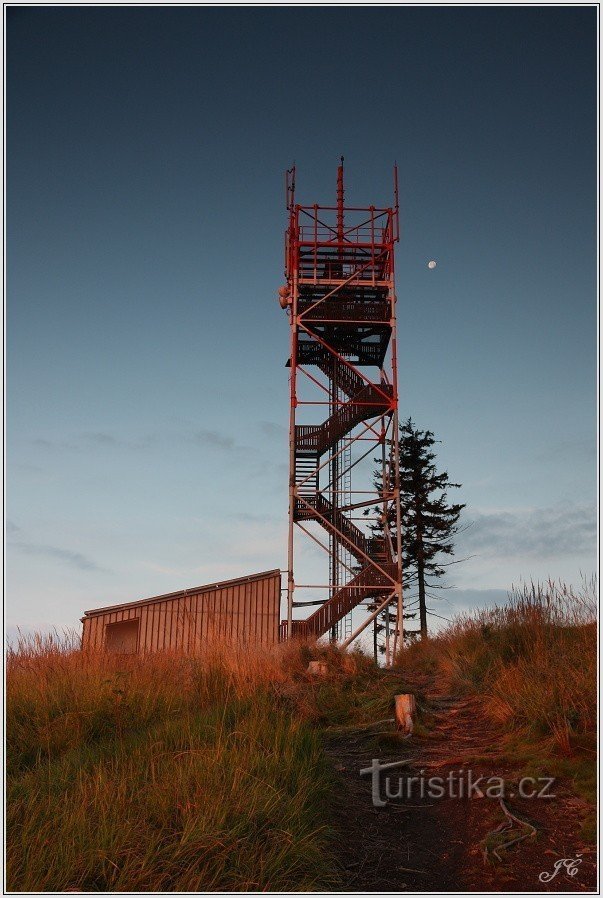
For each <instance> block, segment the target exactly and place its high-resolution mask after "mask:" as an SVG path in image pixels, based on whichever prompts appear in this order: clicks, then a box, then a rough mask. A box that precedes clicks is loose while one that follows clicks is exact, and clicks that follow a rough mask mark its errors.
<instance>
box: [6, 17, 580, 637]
mask: <svg viewBox="0 0 603 898" xmlns="http://www.w3.org/2000/svg"><path fill="white" fill-rule="evenodd" d="M7 13H8V61H7V77H8V85H7V128H8V133H7V175H8V192H7V214H8V235H7V250H8V267H7V283H8V295H7V425H8V462H7V470H8V525H7V542H8V572H7V587H8V589H7V602H6V619H7V624H8V625H9V626H14V625H22V626H25V627H36V626H45V625H48V624H55V625H57V626H59V627H61V626H66V625H67V626H68V625H75V624H77V621H78V618H79V617H80V616H81V614H82V612H83V611H84V610H85V609H87V608H93V607H98V606H99V605H103V604H111V603H115V602H119V601H126V600H130V599H135V598H140V597H143V596H146V595H154V594H158V593H162V592H168V591H171V590H175V589H178V588H181V587H186V586H192V585H196V584H200V583H204V582H209V581H212V580H216V579H222V578H227V577H233V576H237V575H239V574H247V573H251V572H255V571H259V570H264V569H268V568H274V567H283V568H284V567H286V511H287V434H286V427H287V421H288V418H287V416H288V396H287V371H286V369H285V368H284V362H285V360H286V358H287V354H288V347H287V340H288V333H287V331H288V327H287V320H286V317H285V316H284V314H283V313H282V312H281V310H280V309H279V307H278V305H277V301H276V290H277V288H278V286H279V285H280V284H281V283H282V280H283V271H282V267H283V250H282V238H283V231H284V228H285V212H284V208H283V206H284V199H283V172H284V170H285V168H287V167H288V166H289V165H290V164H291V163H292V161H294V160H295V162H296V163H297V169H298V178H297V185H298V196H299V198H300V200H301V201H303V202H308V203H313V202H330V201H331V200H333V199H334V195H335V179H336V166H337V160H338V158H339V156H340V155H341V154H342V153H343V154H344V155H345V158H346V192H347V197H348V199H349V201H350V202H357V203H361V204H363V205H364V204H370V203H374V204H375V205H380V204H384V203H388V202H389V201H390V199H391V169H392V163H393V161H394V160H397V162H398V165H399V169H400V202H401V218H402V242H401V244H400V246H399V251H398V256H397V279H398V284H397V287H398V296H399V303H398V310H399V312H398V314H399V331H400V363H399V370H400V391H401V415H402V416H403V417H404V416H407V415H412V417H413V419H414V420H415V422H416V423H417V424H418V425H419V426H420V427H423V428H430V429H432V430H433V431H435V433H436V436H437V437H438V438H439V439H441V440H442V443H441V445H440V446H439V449H438V458H439V461H440V465H441V467H443V468H445V469H447V470H448V471H449V473H450V476H451V479H452V480H455V481H459V482H461V483H462V484H463V487H462V490H459V491H457V493H458V497H457V496H456V495H455V499H457V498H458V500H460V501H463V502H466V503H467V509H466V512H465V521H466V522H467V523H469V522H471V527H470V528H469V529H468V530H467V531H466V532H465V533H464V534H462V535H461V536H460V537H459V540H458V554H459V557H464V556H466V555H471V556H472V557H471V558H470V560H468V561H466V562H465V563H463V564H459V565H457V566H455V568H454V575H453V576H452V577H451V583H453V584H454V585H455V586H456V589H455V590H452V591H450V592H448V593H447V596H446V601H445V602H443V603H442V605H441V609H440V610H441V613H442V614H445V615H450V613H451V612H452V611H453V610H454V609H456V610H458V609H462V608H465V607H471V606H474V605H476V604H480V603H482V604H483V603H485V602H488V601H491V600H493V599H497V598H500V597H501V596H503V595H504V593H505V591H506V590H507V589H508V588H509V587H510V586H511V584H512V583H513V582H515V583H517V582H518V581H519V580H520V579H521V578H524V579H529V578H547V577H563V578H564V579H566V580H568V581H570V582H578V581H579V579H580V572H584V573H586V574H589V573H592V572H593V571H594V569H595V565H596V557H595V539H596V513H595V428H596V421H595V396H596V394H595V376H596V275H597V272H596V246H595V240H596V115H595V113H596V106H595V104H596V80H595V73H596V10H595V8H594V7H590V8H587V7H534V8H525V7H499V8H495V7H485V8H484V7H482V8H469V7H457V8H443V7H432V8H429V7H423V8H374V9H369V8H340V9H337V8H297V9H294V8H272V9H268V8H248V9H243V8H236V9H234V8H214V9H209V8H191V7H179V8H175V7H174V8H167V7H164V8H157V7H155V8H152V7H148V8H136V7H131V8H117V7H113V8H110V7H104V8H92V7H80V8H65V7H64V8H58V7H57V8H50V7H46V8H41V7H38V8H32V7H30V8H25V7H21V8H16V7H12V8H9V9H8V11H7ZM432 258H433V259H436V260H437V262H438V265H437V268H436V269H435V270H434V271H429V270H428V269H427V267H426V263H427V261H428V260H429V259H432ZM304 563H305V565H306V568H307V570H308V571H310V572H318V571H319V570H320V568H319V567H318V564H319V559H318V558H316V557H315V556H314V555H313V554H312V552H311V551H309V550H308V553H307V555H306V556H305V558H304ZM316 576H318V573H316Z"/></svg>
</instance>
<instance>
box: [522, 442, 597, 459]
mask: <svg viewBox="0 0 603 898" xmlns="http://www.w3.org/2000/svg"><path fill="white" fill-rule="evenodd" d="M596 457H597V446H596V443H595V440H594V439H592V440H561V441H560V442H559V443H557V444H555V445H553V446H550V447H549V448H547V449H545V450H544V452H540V453H539V454H538V455H536V457H535V461H537V462H558V461H573V462H576V461H578V460H583V459H589V460H592V461H593V462H594V461H595V459H596Z"/></svg>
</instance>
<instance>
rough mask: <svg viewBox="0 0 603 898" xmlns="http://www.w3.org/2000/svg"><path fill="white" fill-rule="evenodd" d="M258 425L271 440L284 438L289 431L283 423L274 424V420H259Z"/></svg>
mask: <svg viewBox="0 0 603 898" xmlns="http://www.w3.org/2000/svg"><path fill="white" fill-rule="evenodd" d="M258 427H259V428H260V430H261V431H262V433H263V435H264V436H265V437H267V439H269V440H275V439H276V440H278V439H283V437H285V436H286V435H287V433H288V430H287V428H286V427H285V426H284V425H283V424H274V423H273V422H272V421H258Z"/></svg>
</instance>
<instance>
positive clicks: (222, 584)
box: [82, 568, 281, 620]
mask: <svg viewBox="0 0 603 898" xmlns="http://www.w3.org/2000/svg"><path fill="white" fill-rule="evenodd" d="M280 573H281V571H280V568H275V569H274V570H272V571H262V572H261V573H259V574H249V575H248V576H247V577H235V578H234V580H220V581H218V582H216V583H208V584H206V585H204V586H190V587H188V588H187V589H179V590H177V591H176V592H166V593H165V594H164V595H162V596H151V597H150V598H148V599H138V600H137V601H136V602H122V603H121V604H119V605H106V606H105V607H104V608H92V609H91V610H90V611H84V617H88V616H89V615H92V614H106V613H107V612H108V611H117V610H122V609H124V608H136V607H138V606H140V605H150V604H152V603H153V602H165V601H166V600H170V599H182V598H184V596H188V595H197V594H198V593H201V592H212V591H213V590H215V589H224V588H227V587H229V586H241V585H243V584H244V583H249V582H250V581H252V580H267V579H268V578H269V577H276V576H277V574H278V576H280ZM83 619H84V618H82V620H83Z"/></svg>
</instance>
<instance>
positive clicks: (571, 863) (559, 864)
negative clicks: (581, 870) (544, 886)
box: [538, 852, 582, 882]
mask: <svg viewBox="0 0 603 898" xmlns="http://www.w3.org/2000/svg"><path fill="white" fill-rule="evenodd" d="M581 863H582V857H581V855H580V852H579V853H578V854H577V855H576V857H573V858H572V857H560V858H559V860H558V861H555V864H554V866H553V870H552V871H551V872H550V873H547V871H546V870H543V871H542V873H541V874H540V876H539V877H538V879H539V880H540V882H550V881H551V880H552V879H555V877H556V876H557V874H558V873H559V871H560V870H565V872H566V873H567V875H568V876H575V875H576V873H577V872H578V867H579V866H580V864H581Z"/></svg>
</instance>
